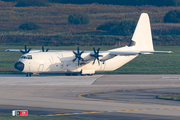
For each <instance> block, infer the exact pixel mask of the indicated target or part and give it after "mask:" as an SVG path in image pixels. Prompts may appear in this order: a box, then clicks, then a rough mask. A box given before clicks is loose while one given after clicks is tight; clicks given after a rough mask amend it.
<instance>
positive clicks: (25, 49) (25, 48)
mask: <svg viewBox="0 0 180 120" xmlns="http://www.w3.org/2000/svg"><path fill="white" fill-rule="evenodd" d="M24 51H25V53H26V52H27V47H26V44H25V45H24Z"/></svg>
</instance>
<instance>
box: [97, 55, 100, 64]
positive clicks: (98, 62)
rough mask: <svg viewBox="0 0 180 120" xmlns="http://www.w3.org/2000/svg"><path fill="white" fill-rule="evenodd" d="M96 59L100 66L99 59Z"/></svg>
mask: <svg viewBox="0 0 180 120" xmlns="http://www.w3.org/2000/svg"><path fill="white" fill-rule="evenodd" d="M96 59H97V61H98V64H99V65H100V62H99V58H98V57H97V58H96Z"/></svg>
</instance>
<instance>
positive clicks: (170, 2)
mask: <svg viewBox="0 0 180 120" xmlns="http://www.w3.org/2000/svg"><path fill="white" fill-rule="evenodd" d="M2 1H5V2H17V4H16V6H17V7H19V6H21V7H22V6H47V4H48V3H49V2H50V3H64V4H67V3H70V4H92V3H98V4H113V5H127V6H142V5H153V6H180V0H2Z"/></svg>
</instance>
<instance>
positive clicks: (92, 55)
mask: <svg viewBox="0 0 180 120" xmlns="http://www.w3.org/2000/svg"><path fill="white" fill-rule="evenodd" d="M93 51H94V54H91V55H90V56H91V57H94V61H93V65H94V63H95V61H96V59H97V61H98V64H99V65H100V60H99V57H102V55H99V51H100V47H99V48H98V49H97V51H96V49H95V47H93Z"/></svg>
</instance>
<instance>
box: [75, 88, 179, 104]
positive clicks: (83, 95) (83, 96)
mask: <svg viewBox="0 0 180 120" xmlns="http://www.w3.org/2000/svg"><path fill="white" fill-rule="evenodd" d="M170 88H180V87H159V88H139V89H126V90H109V91H99V92H91V93H82V94H79V95H77V97H79V98H85V99H92V100H106V101H118V102H127V103H141V104H144V102H135V101H121V100H112V99H101V98H89V97H86V96H90V95H91V94H99V93H108V92H117V91H123V92H124V91H137V90H148V89H170ZM148 104H157V103H148ZM158 105H164V104H158ZM172 106H177V105H172Z"/></svg>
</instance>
